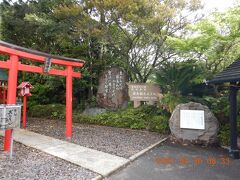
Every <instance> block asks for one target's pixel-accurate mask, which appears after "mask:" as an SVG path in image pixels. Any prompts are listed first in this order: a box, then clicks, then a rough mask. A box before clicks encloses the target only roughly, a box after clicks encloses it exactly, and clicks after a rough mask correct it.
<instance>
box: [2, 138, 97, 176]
mask: <svg viewBox="0 0 240 180" xmlns="http://www.w3.org/2000/svg"><path fill="white" fill-rule="evenodd" d="M0 147H1V148H0V179H4V180H21V179H24V180H26V179H31V180H40V179H41V180H49V179H51V180H55V179H57V180H61V179H62V180H70V179H91V178H93V177H95V176H97V175H98V174H96V173H93V172H91V171H89V170H87V169H84V168H82V167H79V166H76V165H74V164H71V163H69V162H67V161H64V160H62V159H59V158H56V157H54V156H51V155H48V154H46V153H43V152H41V151H38V150H36V149H33V148H30V147H27V146H24V145H22V144H20V143H17V142H15V143H14V156H13V158H12V159H11V160H10V159H9V156H8V155H7V154H6V153H4V152H3V149H2V147H3V137H1V136H0Z"/></svg>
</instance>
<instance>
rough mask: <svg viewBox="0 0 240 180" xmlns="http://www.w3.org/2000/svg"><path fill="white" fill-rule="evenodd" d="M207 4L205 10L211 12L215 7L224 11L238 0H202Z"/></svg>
mask: <svg viewBox="0 0 240 180" xmlns="http://www.w3.org/2000/svg"><path fill="white" fill-rule="evenodd" d="M202 2H203V4H204V5H205V7H204V11H206V12H209V11H212V10H213V9H218V10H219V11H224V10H225V9H227V8H229V7H232V6H233V5H234V3H235V2H237V0H202Z"/></svg>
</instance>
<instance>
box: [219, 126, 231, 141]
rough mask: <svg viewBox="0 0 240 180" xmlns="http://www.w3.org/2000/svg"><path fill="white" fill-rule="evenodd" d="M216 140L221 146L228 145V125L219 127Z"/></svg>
mask: <svg viewBox="0 0 240 180" xmlns="http://www.w3.org/2000/svg"><path fill="white" fill-rule="evenodd" d="M218 140H219V143H220V144H221V145H229V144H230V128H229V125H223V126H221V127H220V130H219V133H218Z"/></svg>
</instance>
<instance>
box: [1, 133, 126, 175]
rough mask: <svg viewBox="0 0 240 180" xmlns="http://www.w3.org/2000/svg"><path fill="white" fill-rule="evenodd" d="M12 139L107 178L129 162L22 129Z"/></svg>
mask: <svg viewBox="0 0 240 180" xmlns="http://www.w3.org/2000/svg"><path fill="white" fill-rule="evenodd" d="M0 135H3V132H2V131H0ZM13 137H14V140H15V141H17V142H20V143H22V144H24V145H26V146H30V147H33V148H35V149H38V150H40V151H43V152H46V153H48V154H51V155H53V156H56V157H59V158H61V159H64V160H66V161H69V162H71V163H74V164H77V165H79V166H81V167H84V168H87V169H89V170H91V171H94V172H96V173H99V174H100V175H102V176H107V175H108V174H109V173H110V172H112V171H113V170H115V169H118V168H119V167H121V166H122V165H124V164H126V163H128V162H129V160H127V159H125V158H122V157H119V156H115V155H111V154H108V153H104V152H101V151H97V150H93V149H90V148H86V147H83V146H79V145H76V144H73V143H69V142H66V141H61V140H58V139H55V138H52V137H48V136H44V135H41V134H37V133H34V132H31V131H27V130H23V129H16V130H14V135H13Z"/></svg>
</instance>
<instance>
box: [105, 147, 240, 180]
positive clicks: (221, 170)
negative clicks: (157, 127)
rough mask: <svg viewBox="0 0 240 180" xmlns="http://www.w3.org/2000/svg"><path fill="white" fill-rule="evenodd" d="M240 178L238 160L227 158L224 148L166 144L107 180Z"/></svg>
mask: <svg viewBox="0 0 240 180" xmlns="http://www.w3.org/2000/svg"><path fill="white" fill-rule="evenodd" d="M211 158H212V159H211ZM194 159H195V161H194ZM197 159H198V160H199V161H196V160H197ZM215 160H216V163H215ZM228 160H229V161H228ZM201 161H202V162H201ZM196 162H198V163H199V164H197V163H196ZM239 177H240V160H233V159H228V152H227V151H225V150H223V149H220V148H201V147H196V146H180V145H176V144H170V143H165V144H163V145H161V146H158V147H155V148H154V149H152V150H150V151H149V152H147V153H146V154H144V155H143V156H141V157H140V158H138V159H137V160H135V161H134V162H132V163H131V164H129V165H128V166H127V167H126V168H124V169H122V170H120V171H118V172H116V173H115V174H113V175H112V176H110V177H108V179H109V180H132V179H137V180H146V179H151V180H159V179H160V180H207V179H208V180H237V179H239Z"/></svg>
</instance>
